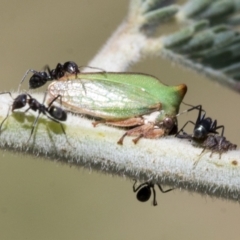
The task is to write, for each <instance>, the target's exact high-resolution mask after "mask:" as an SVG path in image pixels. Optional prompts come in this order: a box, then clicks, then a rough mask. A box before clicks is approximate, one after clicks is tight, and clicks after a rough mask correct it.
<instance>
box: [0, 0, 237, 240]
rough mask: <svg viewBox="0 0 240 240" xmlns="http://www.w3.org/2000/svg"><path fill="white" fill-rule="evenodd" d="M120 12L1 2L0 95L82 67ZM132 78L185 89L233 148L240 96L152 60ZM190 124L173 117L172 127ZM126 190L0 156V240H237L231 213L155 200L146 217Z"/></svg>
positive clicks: (119, 183)
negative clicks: (36, 74) (69, 65)
mask: <svg viewBox="0 0 240 240" xmlns="http://www.w3.org/2000/svg"><path fill="white" fill-rule="evenodd" d="M127 8H128V1H127V0H124V1H110V0H99V1H93V0H79V1H76V0H68V1H61V2H60V1H56V0H53V1H46V0H43V1H29V0H22V1H16V0H15V1H14V0H10V1H4V0H2V1H1V9H0V29H1V38H0V39H1V40H0V66H1V90H0V91H3V90H9V89H16V88H17V85H18V83H19V81H20V79H21V78H22V76H23V74H24V73H25V71H26V70H27V69H29V68H32V69H36V70H41V69H42V67H43V66H44V65H45V64H50V66H51V67H52V68H54V67H55V66H56V64H57V63H58V62H62V63H63V62H65V61H68V60H73V61H76V62H77V63H78V64H79V65H87V63H88V61H89V60H90V59H91V58H92V57H93V56H94V55H95V54H96V52H97V51H98V50H99V49H100V47H101V46H102V45H103V44H104V42H105V41H106V40H107V38H108V37H109V36H110V35H111V33H112V32H113V31H114V30H115V28H116V27H117V26H118V24H120V22H121V21H122V19H123V18H124V17H125V15H126V12H127ZM170 30H171V29H170V28H168V29H166V28H164V30H161V29H160V31H159V33H160V34H161V33H162V32H163V31H170ZM131 70H132V71H138V72H144V73H149V74H153V75H155V76H157V77H158V78H160V79H161V80H162V81H163V82H164V83H166V84H169V85H171V84H179V83H186V84H187V85H188V93H187V95H186V98H185V102H187V103H190V104H193V105H195V104H203V106H204V108H205V109H206V111H207V113H208V116H211V117H213V118H214V119H215V118H216V119H217V120H218V123H219V124H224V125H225V127H226V130H225V135H226V137H227V138H228V139H229V140H231V141H232V142H233V143H236V144H238V145H240V138H239V133H240V125H239V116H240V109H239V107H238V102H239V100H240V95H239V94H237V93H235V92H233V91H231V90H229V89H226V88H223V87H222V86H220V85H219V84H217V83H216V82H212V81H209V80H208V79H206V78H204V77H203V76H199V75H198V74H197V73H194V72H192V71H189V70H186V69H184V68H181V67H178V66H175V65H174V64H171V63H170V62H168V61H164V60H161V59H145V60H144V61H142V62H141V63H140V64H138V65H137V66H134V67H133V68H132V69H131ZM25 87H27V85H26V84H25ZM182 109H186V107H184V106H183V107H182ZM196 116H197V113H196V112H195V113H194V112H192V113H189V114H186V115H185V116H182V117H181V118H180V119H179V125H180V126H181V125H182V124H184V122H185V121H186V120H187V119H192V120H195V119H196ZM190 131H191V130H190ZM200 151H201V150H200ZM132 184H133V182H132V181H129V180H125V179H123V178H119V177H111V176H106V175H103V174H100V173H95V172H90V171H89V170H86V169H82V168H75V167H72V168H70V167H69V166H66V165H63V164H61V163H58V162H52V161H47V160H43V159H41V158H39V157H32V156H27V155H23V154H18V153H17V154H16V153H9V152H7V151H1V152H0V191H1V198H0V239H6V240H14V239H18V240H21V239H24V240H25V239H36V240H38V239H51V240H55V239H56V240H61V239H71V240H74V239H119V240H120V239H138V240H140V239H170V240H171V239H195V240H198V239H199V240H200V239H201V240H202V239H211V240H214V239H218V240H222V239H224V240H225V239H239V234H240V229H239V222H238V221H239V216H240V207H239V204H238V203H234V202H228V201H222V200H217V199H211V198H209V197H205V196H200V195H198V194H190V193H188V192H185V191H180V190H175V191H172V192H170V193H168V194H161V193H160V192H159V191H158V190H157V201H158V206H157V207H153V206H152V199H151V201H149V202H147V203H140V202H138V201H137V200H136V197H135V194H134V193H132Z"/></svg>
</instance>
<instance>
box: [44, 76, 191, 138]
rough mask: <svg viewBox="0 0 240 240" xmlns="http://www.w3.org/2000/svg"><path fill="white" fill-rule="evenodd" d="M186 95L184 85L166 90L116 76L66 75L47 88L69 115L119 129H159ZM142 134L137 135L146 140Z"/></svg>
mask: <svg viewBox="0 0 240 240" xmlns="http://www.w3.org/2000/svg"><path fill="white" fill-rule="evenodd" d="M186 91H187V87H186V85H184V84H181V85H178V86H167V85H164V84H163V83H161V82H160V81H159V80H158V79H157V78H155V77H153V76H151V75H146V74H140V73H119V72H117V73H116V72H100V73H99V72H96V73H95V72H94V73H79V74H77V75H68V76H66V77H63V78H61V79H60V80H58V81H54V82H53V83H51V84H50V85H49V87H48V92H49V94H50V96H51V97H56V96H58V95H61V96H62V104H63V105H64V106H65V107H66V108H67V109H69V110H70V111H73V112H76V113H80V114H87V115H90V116H93V117H96V118H100V119H103V120H104V121H105V122H106V123H107V124H111V125H116V126H122V127H126V126H127V127H129V126H137V125H146V124H152V126H153V127H155V126H158V127H160V125H161V123H162V121H163V120H164V119H165V118H166V117H169V116H170V117H172V118H174V117H175V115H176V114H177V113H178V110H179V105H180V103H181V102H182V99H183V97H184V95H185V93H186ZM141 130H142V129H141ZM146 131H149V129H148V130H144V133H141V135H143V136H144V137H147V136H145V132H146ZM134 134H135V132H134ZM151 138H154V137H151Z"/></svg>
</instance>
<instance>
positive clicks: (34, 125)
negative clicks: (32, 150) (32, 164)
mask: <svg viewBox="0 0 240 240" xmlns="http://www.w3.org/2000/svg"><path fill="white" fill-rule="evenodd" d="M28 110H29V109H28ZM39 116H40V113H39V114H38V116H37V117H36V118H35V120H34V123H33V125H32V130H31V133H30V136H29V138H28V140H27V142H26V144H27V143H28V142H29V141H30V139H31V137H32V135H33V131H34V129H35V127H36V124H37V122H38V119H39Z"/></svg>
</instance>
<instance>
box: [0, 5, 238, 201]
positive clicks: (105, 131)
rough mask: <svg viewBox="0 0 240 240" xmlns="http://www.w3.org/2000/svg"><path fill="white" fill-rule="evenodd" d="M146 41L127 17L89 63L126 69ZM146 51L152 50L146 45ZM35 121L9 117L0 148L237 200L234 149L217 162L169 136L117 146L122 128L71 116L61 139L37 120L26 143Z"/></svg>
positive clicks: (52, 126) (53, 127)
mask: <svg viewBox="0 0 240 240" xmlns="http://www.w3.org/2000/svg"><path fill="white" fill-rule="evenodd" d="M139 3H140V1H139ZM131 17H132V16H131ZM131 19H132V18H131ZM148 43H149V38H148V36H147V35H146V34H144V32H143V31H142V30H141V27H140V26H137V27H136V23H133V21H129V19H128V20H126V21H124V22H123V23H122V24H121V25H120V27H119V28H118V29H117V31H116V32H115V33H114V34H113V36H112V37H111V38H110V39H109V41H108V42H107V44H106V45H105V46H104V47H103V49H102V50H101V51H100V52H99V54H98V55H97V56H96V57H95V58H94V59H93V60H92V61H91V62H90V63H89V65H90V66H93V67H94V66H96V67H99V68H103V69H104V70H106V71H126V70H127V69H128V67H129V66H130V65H131V64H133V63H135V62H137V61H139V60H140V59H141V58H142V57H143V56H146V55H147V53H146V51H147V50H146V49H147V47H146V46H147V44H148ZM149 49H150V50H149V52H152V49H151V46H150V47H149ZM15 96H16V94H15ZM32 96H33V97H36V98H37V99H38V100H39V101H40V102H41V101H42V99H43V94H32ZM11 103H12V98H11V97H10V96H9V95H8V94H2V95H0V121H2V120H3V119H4V118H5V117H6V115H7V113H8V109H9V106H11ZM35 117H36V114H34V113H33V112H32V111H29V112H27V113H24V112H15V113H10V115H9V117H8V119H7V120H6V121H5V122H4V124H3V126H2V132H1V136H0V137H1V141H0V147H1V148H2V149H6V150H11V151H14V152H17V153H28V154H32V155H34V156H39V155H40V156H43V157H46V158H47V159H49V160H57V161H62V162H64V163H66V164H69V165H76V166H84V167H87V168H90V169H94V170H97V171H101V172H105V173H108V174H113V175H120V176H125V177H128V178H131V179H133V178H134V179H137V180H140V181H152V182H153V183H155V182H159V183H164V184H168V185H171V186H172V187H174V188H182V189H186V190H189V191H196V192H199V193H203V194H209V195H211V196H217V197H222V198H226V199H232V200H238V199H239V198H240V195H239V193H240V167H239V165H240V152H239V151H238V150H236V151H229V152H227V153H225V154H222V157H221V159H219V155H218V154H213V156H212V157H210V152H207V151H205V152H204V153H203V154H201V155H200V153H201V152H202V149H201V148H196V147H193V146H192V145H191V144H190V143H189V142H188V141H186V140H185V141H184V140H179V139H176V138H174V137H166V138H161V139H156V140H149V139H140V141H139V142H138V143H137V144H136V145H135V144H134V143H133V142H132V141H131V140H132V138H131V137H126V138H125V140H124V143H123V145H122V146H121V145H118V144H117V141H118V140H119V138H120V137H121V136H122V135H123V134H124V132H125V131H124V130H122V129H117V128H113V127H108V126H105V125H103V124H99V125H97V126H96V127H93V125H92V122H93V120H89V119H86V118H83V117H81V116H78V115H73V114H71V113H69V114H68V120H67V121H66V122H65V123H64V124H63V125H64V128H65V131H66V135H65V134H63V132H62V130H61V128H60V126H59V124H57V123H55V122H53V121H51V120H49V119H47V118H46V117H45V116H41V117H40V119H39V122H38V124H37V126H36V128H35V129H34V133H33V136H32V137H31V139H30V141H29V142H27V139H28V138H29V136H30V132H31V128H32V123H33V122H34V119H35ZM196 161H198V162H197V164H196Z"/></svg>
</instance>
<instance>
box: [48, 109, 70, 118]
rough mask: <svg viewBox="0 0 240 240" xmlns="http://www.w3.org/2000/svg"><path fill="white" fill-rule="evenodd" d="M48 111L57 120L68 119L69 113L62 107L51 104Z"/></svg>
mask: <svg viewBox="0 0 240 240" xmlns="http://www.w3.org/2000/svg"><path fill="white" fill-rule="evenodd" d="M48 113H49V114H50V115H51V116H52V117H53V118H54V119H56V120H59V121H66V120H67V113H66V111H64V110H63V109H62V108H60V107H56V106H51V107H50V109H49V110H48Z"/></svg>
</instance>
